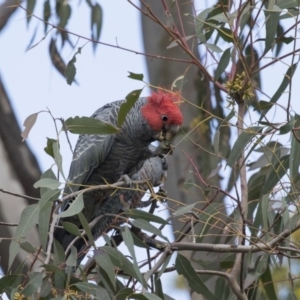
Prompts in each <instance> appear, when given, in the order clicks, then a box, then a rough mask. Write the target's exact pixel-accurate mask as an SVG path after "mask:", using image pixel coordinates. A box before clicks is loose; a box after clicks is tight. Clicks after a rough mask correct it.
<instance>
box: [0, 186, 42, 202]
mask: <svg viewBox="0 0 300 300" xmlns="http://www.w3.org/2000/svg"><path fill="white" fill-rule="evenodd" d="M0 192H1V193H4V194H8V195H12V196H15V197H19V198H24V199H28V200H34V201H40V199H39V198H34V197H30V196H26V195H21V194H16V193H12V192H9V191H7V190H4V189H1V188H0Z"/></svg>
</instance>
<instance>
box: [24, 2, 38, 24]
mask: <svg viewBox="0 0 300 300" xmlns="http://www.w3.org/2000/svg"><path fill="white" fill-rule="evenodd" d="M35 4H36V0H27V7H26V14H27V25H28V24H29V22H30V20H31V17H32V14H33V10H34V8H35Z"/></svg>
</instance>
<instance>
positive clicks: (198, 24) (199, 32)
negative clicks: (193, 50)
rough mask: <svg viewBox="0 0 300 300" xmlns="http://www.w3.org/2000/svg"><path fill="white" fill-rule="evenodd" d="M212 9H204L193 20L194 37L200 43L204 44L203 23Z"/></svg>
mask: <svg viewBox="0 0 300 300" xmlns="http://www.w3.org/2000/svg"><path fill="white" fill-rule="evenodd" d="M214 9H215V8H214V7H213V8H206V9H204V10H203V11H202V12H201V13H200V14H199V15H198V16H197V18H196V19H195V31H196V36H197V38H198V39H199V41H200V42H201V43H206V37H205V22H206V19H207V16H208V15H209V13H210V12H211V11H212V10H214Z"/></svg>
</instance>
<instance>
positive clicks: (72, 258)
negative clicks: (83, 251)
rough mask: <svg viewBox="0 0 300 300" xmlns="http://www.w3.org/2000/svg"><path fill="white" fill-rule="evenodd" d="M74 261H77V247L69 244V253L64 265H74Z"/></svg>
mask: <svg viewBox="0 0 300 300" xmlns="http://www.w3.org/2000/svg"><path fill="white" fill-rule="evenodd" d="M76 262H77V249H76V248H75V247H74V246H71V253H70V254H69V256H68V258H67V260H66V266H67V267H76ZM69 270H70V269H69Z"/></svg>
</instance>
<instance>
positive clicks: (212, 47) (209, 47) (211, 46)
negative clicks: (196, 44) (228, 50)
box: [203, 43, 223, 53]
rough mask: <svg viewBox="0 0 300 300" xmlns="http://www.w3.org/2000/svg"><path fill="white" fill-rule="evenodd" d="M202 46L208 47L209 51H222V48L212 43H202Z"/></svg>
mask: <svg viewBox="0 0 300 300" xmlns="http://www.w3.org/2000/svg"><path fill="white" fill-rule="evenodd" d="M203 45H204V46H206V47H207V48H208V49H210V50H211V51H213V52H217V53H221V52H223V50H222V49H221V48H220V47H218V46H217V45H214V44H207V43H206V44H203Z"/></svg>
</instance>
